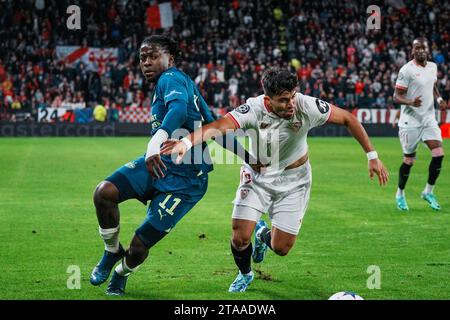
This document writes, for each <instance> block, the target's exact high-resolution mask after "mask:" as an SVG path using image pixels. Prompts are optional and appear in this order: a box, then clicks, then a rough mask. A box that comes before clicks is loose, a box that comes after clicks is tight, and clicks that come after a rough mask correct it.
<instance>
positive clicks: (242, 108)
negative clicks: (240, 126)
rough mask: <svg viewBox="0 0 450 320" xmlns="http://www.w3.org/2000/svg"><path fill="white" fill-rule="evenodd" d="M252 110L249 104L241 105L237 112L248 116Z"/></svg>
mask: <svg viewBox="0 0 450 320" xmlns="http://www.w3.org/2000/svg"><path fill="white" fill-rule="evenodd" d="M249 110H250V107H249V105H248V104H241V105H240V106H239V107H237V108H236V111H237V112H239V113H242V114H246V113H247V112H248V111H249Z"/></svg>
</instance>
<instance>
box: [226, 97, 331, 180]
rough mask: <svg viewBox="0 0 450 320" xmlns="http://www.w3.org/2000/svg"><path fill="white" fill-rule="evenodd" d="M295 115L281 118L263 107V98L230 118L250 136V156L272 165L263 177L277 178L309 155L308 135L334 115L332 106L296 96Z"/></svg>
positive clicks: (258, 98)
mask: <svg viewBox="0 0 450 320" xmlns="http://www.w3.org/2000/svg"><path fill="white" fill-rule="evenodd" d="M295 101H296V104H295V109H296V110H295V113H294V115H293V116H292V118H290V119H283V118H280V117H278V116H277V115H276V114H275V113H273V112H271V110H269V109H268V108H267V107H266V105H265V103H264V95H260V96H258V97H256V98H249V99H248V100H247V102H246V103H245V104H243V105H241V106H239V107H237V108H236V109H234V110H233V111H231V112H229V113H228V114H227V116H229V117H230V118H231V119H232V120H233V121H234V122H235V123H236V125H237V126H238V127H239V128H242V129H244V130H245V131H246V133H247V134H248V135H249V136H250V140H251V150H250V153H251V154H252V155H253V156H254V157H256V158H257V159H259V160H260V161H261V162H262V163H269V164H270V165H269V166H268V167H267V168H266V169H267V170H266V171H265V173H264V174H263V175H265V176H266V177H267V178H269V177H275V176H277V175H279V174H281V172H282V171H283V170H284V169H285V168H286V167H287V166H289V165H290V164H292V163H294V162H295V161H296V160H298V159H300V158H301V157H302V156H304V155H305V154H306V153H307V152H308V144H307V142H306V137H307V135H308V131H309V130H310V129H312V128H314V127H317V126H321V125H323V124H324V123H325V122H327V120H328V119H329V117H330V115H331V110H332V109H331V106H330V104H328V103H327V102H325V101H322V100H320V99H317V98H314V97H310V96H306V95H303V94H301V93H296V98H295Z"/></svg>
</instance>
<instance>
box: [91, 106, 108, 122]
mask: <svg viewBox="0 0 450 320" xmlns="http://www.w3.org/2000/svg"><path fill="white" fill-rule="evenodd" d="M93 115H94V120H95V121H97V122H105V121H106V116H107V111H106V108H105V106H104V105H101V104H98V105H96V106H95V108H94V111H93Z"/></svg>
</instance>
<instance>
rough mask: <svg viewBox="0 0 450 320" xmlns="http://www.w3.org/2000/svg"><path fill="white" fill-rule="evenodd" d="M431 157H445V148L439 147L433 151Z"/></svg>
mask: <svg viewBox="0 0 450 320" xmlns="http://www.w3.org/2000/svg"><path fill="white" fill-rule="evenodd" d="M431 156H432V157H433V158H437V157H444V148H442V147H438V148H434V149H432V150H431Z"/></svg>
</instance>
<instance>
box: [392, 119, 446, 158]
mask: <svg viewBox="0 0 450 320" xmlns="http://www.w3.org/2000/svg"><path fill="white" fill-rule="evenodd" d="M398 136H399V138H400V144H401V145H402V149H403V154H411V153H414V152H416V150H417V147H418V145H419V143H420V141H428V140H438V141H442V136H441V128H439V126H438V124H437V123H434V124H431V125H428V126H424V127H416V128H399V130H398Z"/></svg>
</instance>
